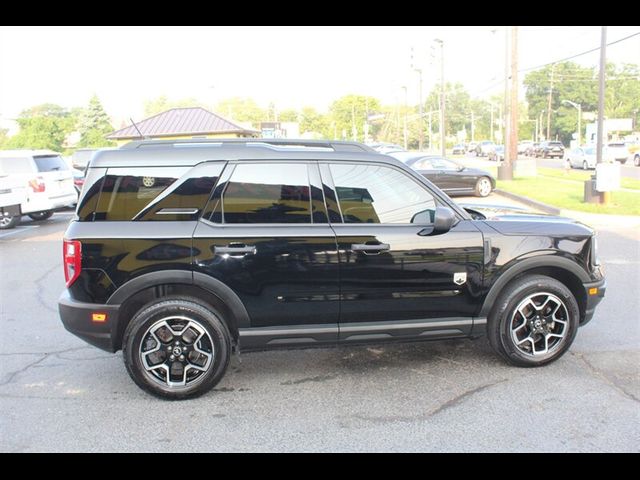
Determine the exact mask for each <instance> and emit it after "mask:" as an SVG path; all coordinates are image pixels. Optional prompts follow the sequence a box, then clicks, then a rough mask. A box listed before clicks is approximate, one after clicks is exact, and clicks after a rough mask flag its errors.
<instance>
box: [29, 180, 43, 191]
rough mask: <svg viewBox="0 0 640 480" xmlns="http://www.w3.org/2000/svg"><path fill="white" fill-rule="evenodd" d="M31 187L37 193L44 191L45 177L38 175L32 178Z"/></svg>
mask: <svg viewBox="0 0 640 480" xmlns="http://www.w3.org/2000/svg"><path fill="white" fill-rule="evenodd" d="M29 187H30V188H31V190H33V191H34V192H35V193H43V192H44V189H45V184H44V179H43V178H42V177H36V178H34V179H32V180H29Z"/></svg>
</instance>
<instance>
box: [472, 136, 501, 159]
mask: <svg viewBox="0 0 640 480" xmlns="http://www.w3.org/2000/svg"><path fill="white" fill-rule="evenodd" d="M494 148H496V144H495V143H493V142H492V141H491V140H484V141H482V142H480V143H479V144H478V145H477V146H476V155H477V156H478V157H487V156H489V154H490V153H491V152H492V151H493V149H494Z"/></svg>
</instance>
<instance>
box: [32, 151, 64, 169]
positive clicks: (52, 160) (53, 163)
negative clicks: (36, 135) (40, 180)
mask: <svg viewBox="0 0 640 480" xmlns="http://www.w3.org/2000/svg"><path fill="white" fill-rule="evenodd" d="M33 159H34V160H35V162H36V166H37V167H38V171H39V172H42V173H44V172H57V171H60V170H69V166H68V165H67V163H66V162H65V161H64V160H63V159H62V157H61V156H60V155H42V156H38V157H33Z"/></svg>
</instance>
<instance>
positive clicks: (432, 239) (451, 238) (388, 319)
mask: <svg viewBox="0 0 640 480" xmlns="http://www.w3.org/2000/svg"><path fill="white" fill-rule="evenodd" d="M321 172H322V174H323V183H325V189H326V190H329V192H330V193H329V194H327V192H326V191H325V195H326V196H327V198H330V197H331V195H333V194H334V193H333V192H335V195H337V199H338V204H339V209H340V214H341V218H342V222H339V221H338V222H334V223H332V226H333V228H334V230H335V232H336V236H337V239H338V250H339V253H340V276H341V292H340V293H341V300H342V301H341V312H340V339H341V340H344V341H362V340H372V339H378V338H380V339H382V338H390V337H428V336H446V337H449V336H458V335H464V334H468V333H469V331H470V329H471V326H472V316H473V314H474V313H475V311H476V307H477V301H476V300H475V295H477V294H478V292H479V287H480V285H481V281H482V262H483V242H482V234H481V233H480V231H479V230H478V229H477V228H476V227H475V225H473V221H471V220H465V219H460V221H459V222H458V223H457V224H456V225H455V226H454V227H453V228H452V229H451V230H450V231H449V232H447V233H444V234H439V235H433V234H430V232H431V224H432V222H433V219H434V215H435V208H436V206H437V205H439V204H441V203H442V200H439V199H437V198H436V197H435V196H434V195H433V194H432V193H431V192H430V191H429V190H428V189H427V187H426V186H425V185H424V184H422V183H420V182H418V181H417V180H416V179H415V178H413V177H412V176H410V175H408V174H407V173H406V172H404V171H402V170H401V169H399V168H396V167H393V166H389V165H382V164H381V165H377V164H355V163H354V164H350V163H338V162H336V163H332V164H330V165H323V166H322V167H321Z"/></svg>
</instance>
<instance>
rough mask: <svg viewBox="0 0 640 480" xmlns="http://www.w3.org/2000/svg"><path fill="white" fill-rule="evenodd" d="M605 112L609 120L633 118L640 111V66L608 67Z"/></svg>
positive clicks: (610, 65)
mask: <svg viewBox="0 0 640 480" xmlns="http://www.w3.org/2000/svg"><path fill="white" fill-rule="evenodd" d="M607 78H608V79H609V80H608V81H607V84H606V85H607V88H606V90H605V111H604V114H605V116H606V117H607V118H632V117H633V116H634V115H636V114H637V112H638V111H639V110H640V66H639V65H633V64H628V63H625V64H623V65H621V66H619V67H617V66H615V65H613V64H608V65H607Z"/></svg>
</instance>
